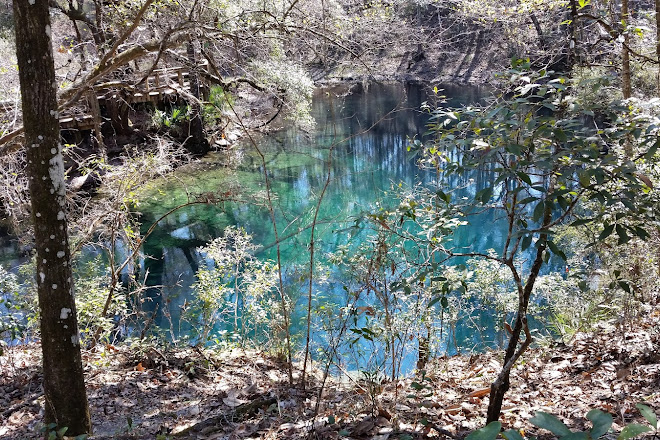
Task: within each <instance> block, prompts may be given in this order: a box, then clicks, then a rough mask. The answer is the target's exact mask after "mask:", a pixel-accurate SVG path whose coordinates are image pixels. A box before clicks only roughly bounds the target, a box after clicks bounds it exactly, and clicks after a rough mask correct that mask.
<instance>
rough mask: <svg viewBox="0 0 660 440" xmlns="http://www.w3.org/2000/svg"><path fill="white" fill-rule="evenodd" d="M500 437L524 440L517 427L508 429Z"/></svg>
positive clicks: (508, 439) (507, 439)
mask: <svg viewBox="0 0 660 440" xmlns="http://www.w3.org/2000/svg"><path fill="white" fill-rule="evenodd" d="M502 437H504V438H505V439H506V440H524V439H523V436H522V435H520V431H518V430H517V429H508V430H506V431H504V432H503V433H502Z"/></svg>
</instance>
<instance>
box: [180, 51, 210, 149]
mask: <svg viewBox="0 0 660 440" xmlns="http://www.w3.org/2000/svg"><path fill="white" fill-rule="evenodd" d="M195 43H196V42H195V41H189V42H188V47H187V53H188V60H189V61H190V63H191V64H192V66H193V68H192V69H190V73H189V76H188V78H189V81H190V93H191V94H192V95H193V96H194V97H195V98H196V99H195V100H193V101H192V102H191V103H190V110H191V111H190V133H189V137H188V139H187V140H186V142H185V144H184V145H185V146H186V148H187V149H188V151H190V152H191V153H192V154H194V155H197V156H202V155H204V154H206V153H208V151H209V144H208V141H207V140H206V137H205V136H204V121H203V119H202V106H201V104H200V103H199V99H200V98H201V96H202V94H201V87H200V82H199V73H198V72H197V68H198V66H197V64H198V57H197V50H196V48H195Z"/></svg>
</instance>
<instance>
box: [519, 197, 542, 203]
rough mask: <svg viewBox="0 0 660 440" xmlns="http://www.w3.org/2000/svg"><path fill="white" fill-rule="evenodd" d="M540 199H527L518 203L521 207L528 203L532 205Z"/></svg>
mask: <svg viewBox="0 0 660 440" xmlns="http://www.w3.org/2000/svg"><path fill="white" fill-rule="evenodd" d="M538 199H539V198H538V197H525V198H524V199H522V200H520V201H519V202H518V204H519V205H526V204H528V203H532V202H535V201H537V200H538Z"/></svg>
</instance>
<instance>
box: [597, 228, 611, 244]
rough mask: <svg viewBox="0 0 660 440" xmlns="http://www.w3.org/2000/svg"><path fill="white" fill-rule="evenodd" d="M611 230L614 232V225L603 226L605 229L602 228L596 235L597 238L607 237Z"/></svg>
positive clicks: (603, 238)
mask: <svg viewBox="0 0 660 440" xmlns="http://www.w3.org/2000/svg"><path fill="white" fill-rule="evenodd" d="M612 232H614V225H608V226H605V229H603V231H602V232H601V233H600V235H599V236H598V240H599V241H601V240H605V239H606V238H607V237H609V236H610V235H612Z"/></svg>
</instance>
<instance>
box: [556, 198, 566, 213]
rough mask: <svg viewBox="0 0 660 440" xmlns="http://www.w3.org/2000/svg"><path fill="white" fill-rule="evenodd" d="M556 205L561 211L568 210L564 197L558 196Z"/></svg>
mask: <svg viewBox="0 0 660 440" xmlns="http://www.w3.org/2000/svg"><path fill="white" fill-rule="evenodd" d="M557 203H558V204H559V206H561V209H563V210H564V211H566V210H567V209H568V202H567V201H566V198H565V197H564V196H558V197H557Z"/></svg>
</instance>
